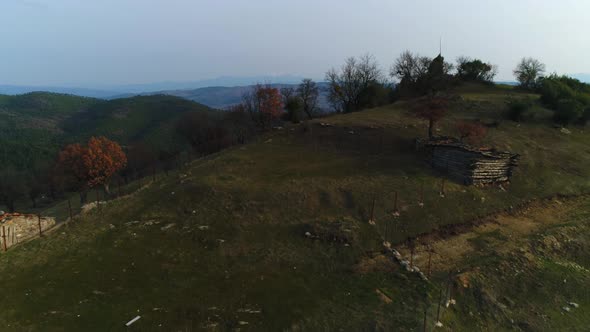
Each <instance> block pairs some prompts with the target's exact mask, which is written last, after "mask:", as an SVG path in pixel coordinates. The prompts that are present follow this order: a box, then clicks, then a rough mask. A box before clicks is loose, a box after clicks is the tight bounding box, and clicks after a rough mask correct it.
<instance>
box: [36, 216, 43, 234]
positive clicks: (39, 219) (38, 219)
mask: <svg viewBox="0 0 590 332" xmlns="http://www.w3.org/2000/svg"><path fill="white" fill-rule="evenodd" d="M37 223H38V224H39V237H41V236H43V231H42V230H41V215H40V214H38V215H37Z"/></svg>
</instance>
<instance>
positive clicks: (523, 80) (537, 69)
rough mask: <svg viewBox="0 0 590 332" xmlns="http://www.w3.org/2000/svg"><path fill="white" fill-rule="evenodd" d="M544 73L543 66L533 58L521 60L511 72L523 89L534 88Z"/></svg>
mask: <svg viewBox="0 0 590 332" xmlns="http://www.w3.org/2000/svg"><path fill="white" fill-rule="evenodd" d="M544 72H545V64H543V63H541V61H539V60H537V59H533V58H522V59H521V60H520V62H519V63H518V65H517V66H516V68H515V69H514V71H513V73H514V76H515V77H516V80H517V81H518V82H519V83H520V86H521V87H523V88H525V89H531V88H534V87H535V85H536V83H537V80H538V79H539V77H541V75H543V73H544Z"/></svg>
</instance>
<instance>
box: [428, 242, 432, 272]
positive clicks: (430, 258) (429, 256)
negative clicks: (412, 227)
mask: <svg viewBox="0 0 590 332" xmlns="http://www.w3.org/2000/svg"><path fill="white" fill-rule="evenodd" d="M431 263H432V246H430V245H429V246H428V278H430V275H431V273H432V270H431V267H432V265H431Z"/></svg>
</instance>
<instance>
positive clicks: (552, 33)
mask: <svg viewBox="0 0 590 332" xmlns="http://www.w3.org/2000/svg"><path fill="white" fill-rule="evenodd" d="M589 14H590V1H588V0H490V1H483V0H482V1H480V0H444V1H442V0H440V1H439V0H431V1H426V0H422V1H421V0H417V1H410V0H404V1H397V0H297V1H287V0H0V36H1V39H0V84H22V85H44V84H52V85H85V86H93V85H99V84H127V83H148V82H160V81H191V80H199V79H205V78H213V77H217V76H251V75H269V74H273V75H274V74H276V75H279V74H293V75H299V76H306V77H312V78H319V79H321V78H323V76H324V73H325V71H326V70H327V69H329V68H330V67H333V66H339V65H340V64H341V63H342V62H343V60H344V59H345V58H346V57H348V56H355V55H360V54H363V53H366V52H369V53H372V54H374V55H375V56H376V58H377V59H378V60H379V62H380V63H381V65H382V67H383V68H384V69H385V70H388V69H389V66H390V64H391V63H392V62H393V60H394V59H395V57H397V55H398V54H399V53H400V52H401V51H403V50H405V49H410V50H413V51H416V52H419V53H422V54H424V55H430V56H435V55H436V54H437V53H438V47H439V45H438V44H439V37H441V36H442V39H443V55H444V56H445V57H446V58H447V59H455V58H456V57H457V56H458V55H469V56H473V57H478V58H481V59H483V60H485V61H490V62H492V63H494V64H497V65H498V66H499V70H500V72H499V75H498V77H497V79H498V80H512V74H511V70H512V68H513V67H514V65H515V64H516V62H517V61H518V60H519V59H520V58H521V57H522V56H533V57H536V58H539V59H540V60H542V61H543V62H544V63H546V64H547V68H548V70H549V71H556V72H559V73H581V72H586V73H587V72H590V34H589V33H590V19H588V15H589Z"/></svg>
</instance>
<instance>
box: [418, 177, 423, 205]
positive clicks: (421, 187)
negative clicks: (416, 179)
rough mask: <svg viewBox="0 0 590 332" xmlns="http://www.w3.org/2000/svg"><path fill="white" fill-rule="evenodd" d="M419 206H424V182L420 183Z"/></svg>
mask: <svg viewBox="0 0 590 332" xmlns="http://www.w3.org/2000/svg"><path fill="white" fill-rule="evenodd" d="M418 205H420V206H424V181H422V183H420V202H419V203H418Z"/></svg>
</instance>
